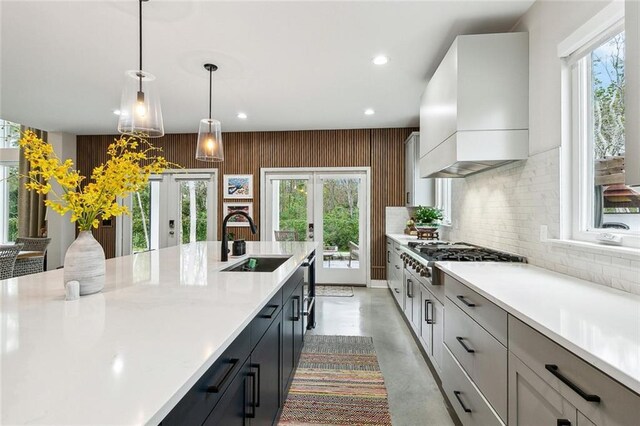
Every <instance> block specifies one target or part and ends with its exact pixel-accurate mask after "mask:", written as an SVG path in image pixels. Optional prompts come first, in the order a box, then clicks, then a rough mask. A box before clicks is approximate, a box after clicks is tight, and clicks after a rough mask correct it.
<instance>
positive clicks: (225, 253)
mask: <svg viewBox="0 0 640 426" xmlns="http://www.w3.org/2000/svg"><path fill="white" fill-rule="evenodd" d="M237 215H240V216H244V217H246V218H247V220H248V221H249V226H250V227H251V232H252V233H254V234H255V233H256V232H258V228H257V227H256V224H255V223H253V219H251V216H249V215H248V214H246V213H245V212H242V211H238V212H231V213H229V214H228V215H226V216H225V217H224V219H223V220H222V249H221V251H220V254H221V256H220V261H222V262H226V261H227V260H229V239H228V238H227V222H228V221H229V219H231V218H232V217H233V216H237Z"/></svg>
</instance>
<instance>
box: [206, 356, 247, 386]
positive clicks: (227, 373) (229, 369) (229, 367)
mask: <svg viewBox="0 0 640 426" xmlns="http://www.w3.org/2000/svg"><path fill="white" fill-rule="evenodd" d="M238 361H240V360H239V359H238V358H233V359H230V360H229V363H228V364H227V370H226V371H225V372H224V374H223V375H222V378H221V379H220V380H219V381H218V383H216V384H215V385H212V386H209V387H208V388H207V392H208V393H218V392H220V391H221V390H222V388H223V387H224V384H225V383H226V382H227V380H228V379H229V377H230V376H231V372H232V371H233V369H234V368H235V366H236V364H238Z"/></svg>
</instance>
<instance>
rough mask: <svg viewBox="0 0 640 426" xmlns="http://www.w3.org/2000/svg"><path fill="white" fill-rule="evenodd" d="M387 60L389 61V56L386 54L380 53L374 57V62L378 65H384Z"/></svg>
mask: <svg viewBox="0 0 640 426" xmlns="http://www.w3.org/2000/svg"><path fill="white" fill-rule="evenodd" d="M387 62H389V58H387V57H386V56H384V55H378V56H376V57H375V58H373V63H374V64H376V65H384V64H386V63H387Z"/></svg>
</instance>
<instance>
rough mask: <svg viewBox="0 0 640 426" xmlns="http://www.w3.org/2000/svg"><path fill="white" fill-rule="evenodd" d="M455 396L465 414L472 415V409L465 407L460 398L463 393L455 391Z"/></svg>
mask: <svg viewBox="0 0 640 426" xmlns="http://www.w3.org/2000/svg"><path fill="white" fill-rule="evenodd" d="M453 394H454V395H455V397H456V399H457V400H458V403H460V406H461V407H462V409H463V410H464V412H465V413H470V412H471V408H468V407H467V406H466V405H464V402H462V398H460V395H461V394H462V392H460V391H453Z"/></svg>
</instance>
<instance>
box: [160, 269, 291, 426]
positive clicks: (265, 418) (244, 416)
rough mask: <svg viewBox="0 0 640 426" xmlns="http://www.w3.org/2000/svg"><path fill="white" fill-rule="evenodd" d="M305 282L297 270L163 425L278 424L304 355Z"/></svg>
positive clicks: (166, 418) (255, 425)
mask: <svg viewBox="0 0 640 426" xmlns="http://www.w3.org/2000/svg"><path fill="white" fill-rule="evenodd" d="M303 280H304V276H303V270H302V269H301V268H299V269H298V270H297V271H296V272H295V273H294V274H293V275H292V276H291V278H289V280H287V282H286V283H285V284H284V285H283V286H282V287H281V289H280V290H279V291H278V292H277V293H276V295H275V296H274V297H273V298H272V299H271V300H270V301H269V302H268V303H267V305H266V306H265V307H264V308H263V309H262V310H261V311H260V313H259V314H258V315H256V317H255V318H254V319H253V321H251V323H250V324H249V325H248V326H247V328H245V329H244V330H243V331H242V333H241V334H240V335H239V336H238V337H237V338H236V340H234V341H233V343H231V345H230V346H229V347H228V348H227V350H226V351H225V352H224V353H223V354H222V356H220V357H219V358H218V360H216V362H215V363H214V364H213V365H212V366H211V368H209V370H208V371H207V372H206V373H205V374H204V375H203V376H202V377H201V378H200V380H198V382H197V383H196V384H195V385H194V386H193V387H192V388H191V389H190V390H189V392H187V394H186V395H185V396H184V397H183V398H182V400H180V402H179V403H178V404H177V405H176V406H175V407H174V408H173V410H171V412H170V413H169V414H168V415H167V416H166V417H165V418H164V420H163V421H162V422H161V425H162V426H170V425H207V426H209V425H220V426H235V425H238V426H270V425H274V424H277V422H278V419H279V417H280V414H281V412H282V407H283V405H284V402H285V400H286V397H287V393H288V391H289V387H290V386H291V381H292V379H293V375H294V373H295V369H296V366H297V365H298V361H299V359H300V353H301V352H302V344H303V340H304V328H303V320H302V315H303V312H302V309H303V307H302V302H303V288H304V282H303Z"/></svg>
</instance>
